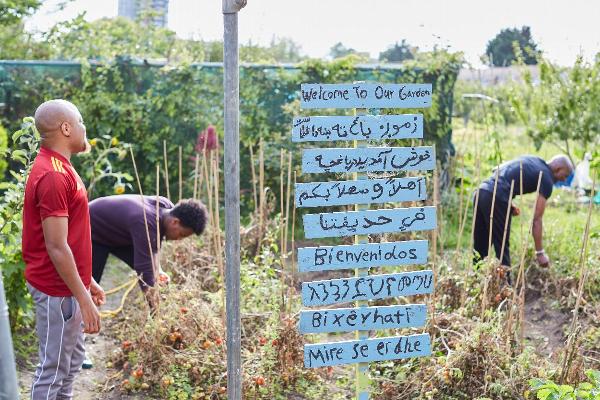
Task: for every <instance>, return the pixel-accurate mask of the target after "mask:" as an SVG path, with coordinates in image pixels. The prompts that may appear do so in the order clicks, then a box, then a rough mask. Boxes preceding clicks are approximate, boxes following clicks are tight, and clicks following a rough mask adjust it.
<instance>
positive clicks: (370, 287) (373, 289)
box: [302, 270, 433, 307]
mask: <svg viewBox="0 0 600 400" xmlns="http://www.w3.org/2000/svg"><path fill="white" fill-rule="evenodd" d="M432 290H433V272H432V271H431V270H424V271H412V272H403V273H399V274H383V275H368V276H361V277H355V278H342V279H331V280H325V281H313V282H302V304H303V305H304V306H305V307H314V306H321V305H327V304H337V303H347V302H349V301H360V300H374V299H386V298H388V297H397V296H414V295H416V294H430V293H431V292H432Z"/></svg>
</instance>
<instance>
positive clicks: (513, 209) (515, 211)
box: [510, 204, 521, 217]
mask: <svg viewBox="0 0 600 400" xmlns="http://www.w3.org/2000/svg"><path fill="white" fill-rule="evenodd" d="M510 213H511V215H512V216H513V217H517V216H519V215H521V209H520V208H519V207H517V206H515V205H513V204H511V205H510Z"/></svg>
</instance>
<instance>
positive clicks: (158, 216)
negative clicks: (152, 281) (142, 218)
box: [155, 164, 161, 278]
mask: <svg viewBox="0 0 600 400" xmlns="http://www.w3.org/2000/svg"><path fill="white" fill-rule="evenodd" d="M159 197H160V165H159V164H156V210H155V211H156V269H157V271H158V272H160V270H161V269H160V205H159V204H160V199H159ZM159 278H160V277H159Z"/></svg>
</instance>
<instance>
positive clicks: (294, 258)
mask: <svg viewBox="0 0 600 400" xmlns="http://www.w3.org/2000/svg"><path fill="white" fill-rule="evenodd" d="M295 187H296V170H294V188H295ZM291 275H292V278H291V279H292V282H291V285H289V287H290V290H292V291H293V293H294V294H295V288H296V286H295V285H296V202H295V201H294V205H293V209H292V274H291ZM289 297H290V299H291V298H292V297H291V296H289ZM288 306H289V310H288V313H291V311H292V309H291V307H292V302H291V301H290V302H288Z"/></svg>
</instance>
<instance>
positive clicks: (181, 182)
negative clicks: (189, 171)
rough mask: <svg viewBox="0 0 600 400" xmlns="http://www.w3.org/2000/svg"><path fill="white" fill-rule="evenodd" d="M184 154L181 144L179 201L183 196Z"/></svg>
mask: <svg viewBox="0 0 600 400" xmlns="http://www.w3.org/2000/svg"><path fill="white" fill-rule="evenodd" d="M182 158H183V156H182V149H181V146H179V201H181V199H182V198H183V197H182V196H183V174H182V168H183V166H182V164H183V160H182Z"/></svg>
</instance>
